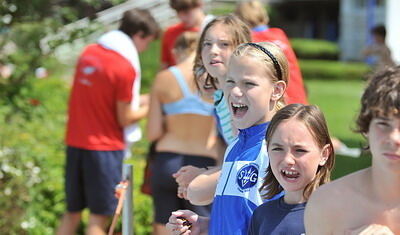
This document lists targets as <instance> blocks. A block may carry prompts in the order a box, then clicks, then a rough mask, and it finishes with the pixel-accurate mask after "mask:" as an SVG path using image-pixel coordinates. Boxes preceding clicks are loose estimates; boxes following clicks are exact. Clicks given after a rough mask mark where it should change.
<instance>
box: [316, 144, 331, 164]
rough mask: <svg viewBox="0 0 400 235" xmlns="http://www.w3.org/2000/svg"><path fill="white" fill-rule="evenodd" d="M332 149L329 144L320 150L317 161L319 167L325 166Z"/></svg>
mask: <svg viewBox="0 0 400 235" xmlns="http://www.w3.org/2000/svg"><path fill="white" fill-rule="evenodd" d="M331 151H332V148H331V146H330V145H329V144H326V145H325V146H324V147H323V148H322V152H321V160H320V161H319V165H320V166H323V165H325V163H326V161H328V158H329V155H330V154H331Z"/></svg>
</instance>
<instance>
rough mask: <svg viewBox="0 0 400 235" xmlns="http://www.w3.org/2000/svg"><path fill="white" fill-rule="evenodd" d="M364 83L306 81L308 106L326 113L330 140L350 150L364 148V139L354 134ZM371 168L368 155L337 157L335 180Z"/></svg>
mask: <svg viewBox="0 0 400 235" xmlns="http://www.w3.org/2000/svg"><path fill="white" fill-rule="evenodd" d="M363 83H364V82H363V81H341V80H339V81H333V80H332V81H331V80H327V81H322V80H309V81H306V86H307V89H308V93H309V102H310V103H311V104H316V105H318V106H319V107H320V108H321V110H322V111H323V112H324V114H325V118H326V120H327V122H328V127H329V131H330V134H331V136H335V137H337V138H339V139H340V140H341V141H343V142H344V143H345V144H346V145H348V146H351V147H361V146H363V145H364V144H365V141H364V139H363V137H362V136H361V135H359V134H356V133H354V132H352V129H354V128H355V124H354V123H355V119H356V115H357V112H358V110H359V101H360V97H361V94H362V91H363ZM369 165H370V156H369V155H368V154H363V156H361V157H360V158H350V157H345V156H340V155H337V156H336V164H335V169H334V172H333V178H338V177H341V176H344V175H347V174H349V173H351V172H354V171H356V170H359V169H362V168H365V167H368V166H369Z"/></svg>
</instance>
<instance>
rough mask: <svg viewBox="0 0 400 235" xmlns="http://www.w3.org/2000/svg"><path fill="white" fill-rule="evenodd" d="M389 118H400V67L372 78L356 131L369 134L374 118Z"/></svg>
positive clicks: (365, 94)
mask: <svg viewBox="0 0 400 235" xmlns="http://www.w3.org/2000/svg"><path fill="white" fill-rule="evenodd" d="M389 116H398V117H399V116H400V66H395V67H388V68H386V69H385V70H380V71H379V72H378V73H376V74H374V75H372V76H371V78H370V79H369V81H368V85H367V88H366V89H365V91H364V94H363V96H362V98H361V110H360V113H359V115H358V118H357V122H356V123H357V129H356V131H357V132H359V133H361V134H367V133H368V130H369V125H370V123H371V120H372V119H373V118H376V117H389Z"/></svg>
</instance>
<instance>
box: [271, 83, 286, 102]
mask: <svg viewBox="0 0 400 235" xmlns="http://www.w3.org/2000/svg"><path fill="white" fill-rule="evenodd" d="M285 90H286V82H284V81H277V82H275V84H274V88H273V91H272V100H274V101H277V100H279V99H280V98H281V97H282V96H283V94H284V93H285Z"/></svg>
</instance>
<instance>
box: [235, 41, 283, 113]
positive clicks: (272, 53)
mask: <svg viewBox="0 0 400 235" xmlns="http://www.w3.org/2000/svg"><path fill="white" fill-rule="evenodd" d="M232 56H237V57H239V56H249V57H252V58H254V59H256V60H258V61H260V62H262V63H264V64H265V66H266V68H268V71H270V72H271V73H270V74H268V77H269V78H270V79H271V82H272V83H275V82H277V81H284V82H285V83H286V87H287V85H288V83H289V66H288V61H287V59H286V56H285V54H284V53H283V51H282V50H281V49H280V48H279V47H278V46H277V45H275V44H274V43H270V42H259V43H244V44H241V45H239V46H238V47H237V48H236V49H235V51H234V52H233V53H232ZM284 106H285V101H284V97H283V96H282V97H281V98H280V99H279V100H278V102H277V104H276V106H275V109H276V110H279V109H281V108H283V107H284Z"/></svg>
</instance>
